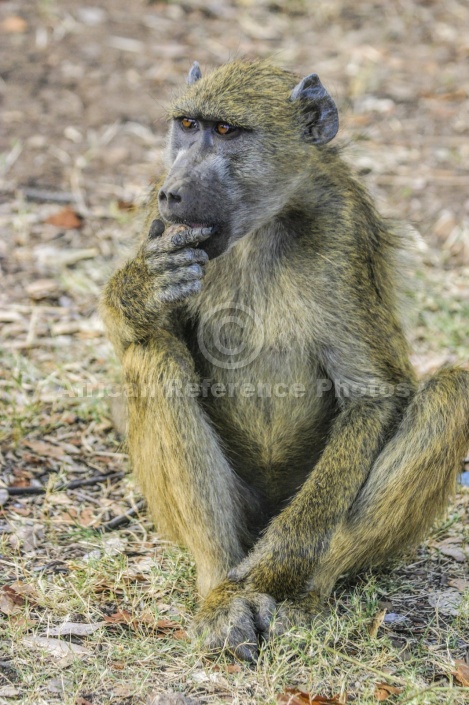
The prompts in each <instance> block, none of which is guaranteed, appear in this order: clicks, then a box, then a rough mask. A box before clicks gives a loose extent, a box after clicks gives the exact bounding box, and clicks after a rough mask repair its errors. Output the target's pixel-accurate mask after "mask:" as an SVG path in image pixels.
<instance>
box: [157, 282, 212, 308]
mask: <svg viewBox="0 0 469 705" xmlns="http://www.w3.org/2000/svg"><path fill="white" fill-rule="evenodd" d="M201 289H202V282H201V281H200V279H194V281H189V282H188V281H186V282H182V283H181V284H171V285H170V286H167V287H165V288H164V289H162V290H161V291H160V292H159V293H158V298H159V300H160V301H161V302H162V303H175V302H177V301H182V300H183V299H187V297H188V296H193V295H194V294H198V293H199V292H200V291H201Z"/></svg>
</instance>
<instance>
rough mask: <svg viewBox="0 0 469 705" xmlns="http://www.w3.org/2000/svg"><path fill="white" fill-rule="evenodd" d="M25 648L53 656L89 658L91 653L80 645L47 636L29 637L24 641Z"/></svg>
mask: <svg viewBox="0 0 469 705" xmlns="http://www.w3.org/2000/svg"><path fill="white" fill-rule="evenodd" d="M22 644H23V646H26V648H31V649H41V650H42V651H48V652H49V653H50V654H51V655H52V656H68V655H71V654H73V655H77V656H89V655H90V654H91V651H90V650H89V649H85V647H84V646H80V645H79V644H72V643H70V642H68V641H61V640H60V639H49V638H48V637H46V636H29V637H26V638H25V639H23V640H22Z"/></svg>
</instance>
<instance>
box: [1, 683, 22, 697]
mask: <svg viewBox="0 0 469 705" xmlns="http://www.w3.org/2000/svg"><path fill="white" fill-rule="evenodd" d="M19 694H20V691H19V690H18V689H17V688H15V687H14V686H13V685H2V686H0V698H16V696H17V695H19Z"/></svg>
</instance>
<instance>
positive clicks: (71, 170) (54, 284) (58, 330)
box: [0, 0, 469, 705]
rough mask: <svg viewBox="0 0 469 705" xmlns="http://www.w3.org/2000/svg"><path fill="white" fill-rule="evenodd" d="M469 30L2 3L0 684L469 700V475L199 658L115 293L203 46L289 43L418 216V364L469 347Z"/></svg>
mask: <svg viewBox="0 0 469 705" xmlns="http://www.w3.org/2000/svg"><path fill="white" fill-rule="evenodd" d="M468 28H469V5H468V3H467V2H466V1H465V0H446V1H445V2H444V3H441V2H437V1H436V0H434V1H432V0H425V1H421V2H418V1H416V0H401V1H398V0H393V1H392V2H386V3H385V2H381V3H380V2H371V1H367V0H357V2H354V3H347V2H344V1H342V0H330V1H329V2H322V1H319V2H315V3H307V2H305V1H303V0H294V1H293V2H289V3H281V2H276V0H270V1H267V0H261V1H260V2H252V1H251V0H238V1H237V2H234V1H233V2H228V1H226V2H223V1H221V0H208V1H207V2H200V1H199V0H187V1H186V2H184V3H166V2H157V3H149V2H143V0H137V1H136V2H132V3H131V2H128V1H127V2H123V0H114V1H113V2H111V0H104V1H103V2H100V3H97V4H95V5H93V4H90V5H82V4H81V3H76V2H71V0H64V1H62V2H54V0H40V1H39V2H30V1H28V0H23V2H9V1H5V0H0V107H1V123H0V277H1V279H0V281H1V287H0V325H1V327H0V355H1V362H0V423H1V429H0V443H1V450H0V576H1V578H0V703H3V702H5V703H7V702H8V703H14V702H21V703H35V704H39V703H41V704H42V703H56V702H64V703H73V705H87V704H88V703H92V704H93V705H105V704H107V703H114V704H115V703H118V704H120V703H122V704H125V705H133V704H134V703H143V702H145V700H146V699H147V698H149V700H148V702H152V698H154V697H155V694H157V693H161V692H163V691H169V692H180V693H181V694H185V695H184V697H186V696H187V699H185V700H184V699H181V700H180V701H179V700H177V699H175V698H174V697H173V696H171V697H173V699H172V700H171V699H170V700H168V701H164V702H167V704H169V705H179V703H182V704H183V703H186V705H187V703H190V702H191V700H190V698H192V699H193V700H195V701H196V702H198V703H240V704H243V705H244V704H245V703H253V704H254V703H256V704H259V705H260V704H261V703H262V704H264V703H276V702H289V700H288V698H289V697H290V696H291V697H290V700H291V705H298V703H300V704H301V703H303V705H304V704H305V703H308V702H313V701H312V700H311V701H310V699H309V697H308V696H306V695H304V696H303V699H301V698H300V696H296V699H293V696H292V694H291V693H290V695H289V696H286V695H285V689H286V688H288V687H293V688H298V689H300V690H302V691H304V692H305V693H310V694H311V695H321V696H324V698H326V697H329V698H331V699H330V700H327V699H323V700H317V701H316V702H332V703H334V702H336V703H340V702H341V703H345V702H346V701H347V700H348V702H358V703H372V702H376V701H379V700H384V699H387V698H388V697H389V698H390V702H401V703H415V704H417V703H422V704H423V703H456V704H458V703H464V702H467V699H468V697H469V665H468V664H469V595H468V588H469V578H468V557H469V528H468V522H467V510H468V506H469V494H468V490H467V489H465V488H461V491H460V492H459V494H458V496H457V498H456V500H455V502H454V504H453V505H452V506H451V508H450V511H449V514H448V517H447V519H446V520H445V521H444V522H443V523H442V524H440V525H439V526H438V527H437V528H436V529H435V532H434V535H433V536H432V538H431V539H430V540H429V542H427V544H425V546H422V547H421V548H420V549H419V551H418V554H417V555H414V556H412V557H410V558H409V559H408V560H407V562H403V563H402V564H401V565H400V566H398V567H395V568H393V569H392V570H391V569H390V570H389V571H386V572H384V573H382V574H379V575H375V576H371V575H367V576H363V577H362V578H361V579H360V580H359V581H358V582H356V583H354V584H353V585H352V586H347V585H344V586H341V587H340V588H339V589H338V590H337V592H336V594H335V596H334V598H333V599H332V600H331V604H330V605H329V610H330V611H329V612H328V614H327V615H324V616H323V617H321V618H318V622H317V624H315V625H314V626H313V627H312V628H311V629H310V630H308V631H304V630H297V631H294V632H292V633H291V634H289V635H287V636H286V637H284V638H283V639H282V640H279V641H278V643H275V644H274V645H271V646H268V647H266V648H265V650H264V651H263V652H262V655H261V658H260V661H259V664H258V666H257V667H256V668H252V667H251V668H250V667H246V666H244V665H243V666H240V665H238V664H236V663H234V662H233V661H231V660H230V659H229V658H228V657H221V658H219V659H218V660H216V661H213V660H209V659H206V658H205V657H202V656H201V655H200V653H199V652H198V650H197V646H196V645H195V646H194V645H192V644H191V643H189V642H188V641H187V639H186V632H185V630H186V628H187V626H188V624H189V623H190V617H191V614H192V612H193V609H194V606H195V600H196V595H195V587H194V576H193V566H192V564H191V562H190V559H189V558H188V556H187V555H186V554H184V553H183V552H181V551H179V550H178V549H175V548H173V547H171V546H169V545H167V544H165V543H164V542H163V541H161V540H160V539H159V538H158V536H157V535H156V533H155V532H154V530H153V529H152V527H151V524H150V523H149V521H148V519H147V518H146V515H145V511H144V509H143V508H142V504H141V502H140V496H139V493H138V489H137V488H135V486H134V483H133V481H132V478H131V477H130V476H128V475H127V470H128V468H127V459H126V454H125V447H124V446H123V445H122V443H121V442H120V441H119V439H118V438H116V436H115V434H114V432H113V430H112V426H111V423H110V421H109V404H108V401H109V399H108V391H109V387H110V385H111V384H112V383H114V382H115V381H116V380H117V379H118V376H117V375H118V372H117V366H116V364H115V361H114V358H113V355H112V351H111V349H110V346H109V344H108V343H107V342H106V340H105V338H104V335H103V331H102V325H101V323H100V321H99V318H98V316H97V313H96V305H97V299H98V296H99V292H100V290H101V287H102V285H103V283H104V282H105V281H106V279H107V277H108V276H109V274H110V272H111V271H112V270H113V268H114V267H115V266H116V263H117V262H118V261H120V260H121V259H122V257H123V256H125V253H126V252H128V251H129V249H130V248H131V246H132V243H133V242H134V241H135V240H136V237H137V234H138V226H139V217H138V214H137V215H136V214H135V213H134V212H133V210H132V209H133V208H134V207H135V206H138V204H139V203H141V202H142V201H143V199H144V195H145V192H146V191H147V189H148V185H149V184H150V183H151V182H152V181H153V180H154V179H156V178H157V177H158V174H159V173H160V170H161V163H162V153H163V149H164V134H165V105H166V104H167V101H168V99H169V98H170V97H171V95H172V93H173V92H174V91H175V90H177V89H178V88H179V87H180V86H182V85H183V82H184V80H185V75H186V73H187V71H188V68H189V67H190V65H191V63H192V61H193V60H195V59H197V60H198V61H199V62H200V64H201V67H202V70H208V69H209V68H211V67H215V66H218V65H219V64H221V63H223V62H225V61H227V60H228V59H230V58H233V57H234V56H248V57H255V56H262V57H271V58H273V60H274V61H276V62H277V63H279V64H281V65H283V66H286V67H288V68H291V69H293V70H295V71H297V72H298V73H299V74H306V73H310V72H311V71H313V70H314V71H316V72H317V73H319V75H320V76H321V79H322V80H323V82H324V84H325V85H326V86H327V87H328V89H329V90H330V91H331V92H332V94H333V95H334V97H335V98H336V100H337V102H338V104H339V106H340V111H341V132H340V139H341V140H342V142H343V143H344V144H346V145H348V147H347V151H346V155H347V159H348V160H349V161H350V163H351V164H352V165H353V166H354V167H355V169H356V171H357V172H358V174H359V175H360V178H361V179H362V181H363V182H364V183H366V184H367V186H368V187H369V189H370V190H371V192H372V193H373V195H374V196H375V197H376V199H377V201H378V204H379V206H380V208H381V210H382V211H383V212H384V213H385V214H386V215H388V216H391V217H393V218H397V219H399V220H401V221H403V222H405V223H411V224H412V225H413V226H414V227H415V228H416V229H417V230H418V231H419V233H420V234H421V240H420V247H419V249H420V254H421V257H422V260H423V265H422V267H421V271H420V272H419V273H418V274H416V275H415V276H414V277H413V278H412V280H411V281H409V285H410V288H411V289H414V290H415V297H414V298H415V304H416V309H417V310H418V314H416V315H415V316H414V317H413V319H412V324H411V327H410V331H409V334H410V337H411V340H412V344H413V347H414V351H415V353H414V362H415V364H416V366H417V368H418V370H419V372H420V373H421V374H426V373H429V372H432V371H433V370H434V369H436V367H438V366H440V365H442V364H446V363H450V362H451V363H452V362H454V363H457V364H461V365H463V366H465V367H466V368H468V369H469V362H468V360H469V190H468V186H469V71H468V68H469V32H468ZM65 207H68V208H69V210H68V211H67V212H64V210H63V209H64V208H65ZM467 469H469V467H468V468H467ZM87 481H89V483H88V484H86V482H87ZM67 483H72V484H71V485H70V484H68V485H67ZM73 483H74V484H73ZM34 492H37V494H33V493H34ZM129 510H131V511H132V512H133V516H132V517H131V521H130V523H128V524H119V517H121V516H122V515H123V514H125V513H126V512H127V511H129ZM116 519H117V522H115V523H117V524H118V525H117V526H115V525H114V524H112V523H111V524H110V525H109V522H112V521H113V520H116ZM103 527H104V528H105V529H106V531H105V532H104V533H100V530H102V529H103ZM384 610H386V614H384ZM373 620H375V621H374V622H373ZM61 625H62V626H61ZM70 625H72V626H70ZM57 629H58V631H57ZM54 630H55V631H54ZM393 689H394V690H393ZM282 694H283V695H282ZM282 697H283V698H284V699H283V700H282ZM181 698H183V696H182V695H181ZM157 702H158V700H154V703H155V705H156V703H157ZM160 703H163V701H162V700H161V701H160Z"/></svg>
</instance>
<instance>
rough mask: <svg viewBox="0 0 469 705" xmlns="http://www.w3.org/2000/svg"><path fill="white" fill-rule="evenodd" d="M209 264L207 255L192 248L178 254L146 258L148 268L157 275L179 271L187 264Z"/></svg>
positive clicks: (153, 254)
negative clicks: (179, 268)
mask: <svg viewBox="0 0 469 705" xmlns="http://www.w3.org/2000/svg"><path fill="white" fill-rule="evenodd" d="M207 262H208V255H207V253H206V252H204V250H197V249H194V248H192V247H185V248H184V249H183V250H178V251H177V252H165V253H159V252H155V253H149V254H147V256H146V265H147V267H148V268H149V269H150V271H151V272H155V273H157V272H166V271H168V270H173V269H177V268H178V267H183V266H184V265H186V264H206V263H207Z"/></svg>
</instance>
